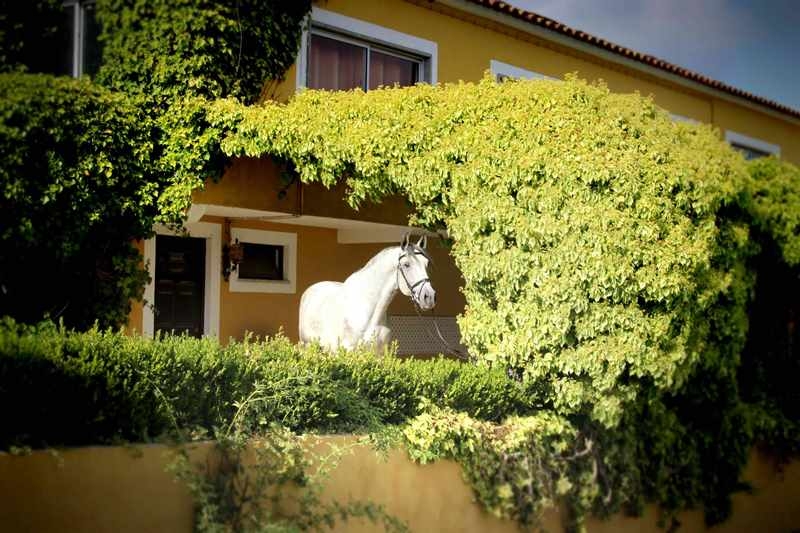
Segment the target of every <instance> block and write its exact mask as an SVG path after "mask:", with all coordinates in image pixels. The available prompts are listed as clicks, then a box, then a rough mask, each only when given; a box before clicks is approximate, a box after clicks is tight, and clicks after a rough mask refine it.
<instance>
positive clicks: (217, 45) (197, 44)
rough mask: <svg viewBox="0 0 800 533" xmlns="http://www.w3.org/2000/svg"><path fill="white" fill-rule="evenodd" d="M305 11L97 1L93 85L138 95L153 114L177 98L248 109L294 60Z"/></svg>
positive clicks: (304, 4)
mask: <svg viewBox="0 0 800 533" xmlns="http://www.w3.org/2000/svg"><path fill="white" fill-rule="evenodd" d="M310 9H311V3H310V2H309V1H307V0H305V1H293V0H273V1H270V2H263V1H259V0H238V1H234V0H226V1H221V2H220V1H213V0H203V1H196V0H179V1H175V0H156V1H148V0H98V2H97V17H98V20H99V22H100V25H101V27H102V29H103V30H102V34H101V37H100V39H101V42H102V44H103V66H102V67H101V69H100V71H99V72H98V75H97V81H98V83H100V84H102V85H105V86H107V87H110V88H113V89H117V90H120V91H122V92H125V93H128V94H135V95H141V96H142V97H144V99H145V100H146V101H147V102H148V103H149V104H150V105H152V106H154V108H156V109H157V111H156V114H161V113H163V112H165V111H166V110H167V108H168V106H169V105H171V103H172V102H173V101H175V100H176V99H179V98H182V97H184V96H200V97H204V98H207V99H209V100H213V99H214V98H220V97H227V96H230V97H235V98H238V99H240V100H241V101H242V102H245V103H252V102H254V101H256V100H257V99H258V97H259V96H260V95H261V91H262V89H263V88H264V84H265V82H266V81H268V80H274V79H280V78H281V77H282V76H283V73H284V72H285V71H286V69H287V68H288V66H289V65H291V64H292V63H293V62H294V60H295V57H296V54H297V49H298V48H299V46H300V35H301V32H300V30H301V23H302V21H303V19H304V17H305V16H306V14H307V13H308V12H309V11H310ZM151 111H152V110H151Z"/></svg>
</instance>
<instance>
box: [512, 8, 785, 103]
mask: <svg viewBox="0 0 800 533" xmlns="http://www.w3.org/2000/svg"><path fill="white" fill-rule="evenodd" d="M506 2H508V3H510V4H513V5H515V6H518V7H521V8H523V9H526V10H529V11H534V12H536V13H539V14H540V15H544V16H546V17H549V18H552V19H555V20H557V21H559V22H562V23H564V24H566V25H568V26H571V27H573V28H576V29H579V30H583V31H585V32H587V33H590V34H593V35H595V36H597V37H601V38H603V39H606V40H607V41H611V42H613V43H616V44H619V45H622V46H626V47H628V48H632V49H634V50H636V51H639V52H644V53H647V54H651V55H654V56H656V57H658V58H660V59H664V60H666V61H669V62H670V63H674V64H676V65H679V66H682V67H685V68H688V69H690V70H693V71H695V72H699V73H701V74H704V75H706V76H708V77H710V78H714V79H717V80H719V81H722V82H725V83H727V84H729V85H733V86H734V87H737V88H739V89H743V90H745V91H749V92H751V93H753V94H756V95H759V96H764V97H766V98H769V99H770V100H775V101H776V102H779V103H781V104H784V105H787V106H789V107H792V108H794V109H797V110H800V0H762V1H758V0H506Z"/></svg>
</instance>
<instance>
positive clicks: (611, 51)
mask: <svg viewBox="0 0 800 533" xmlns="http://www.w3.org/2000/svg"><path fill="white" fill-rule="evenodd" d="M435 1H436V2H438V3H441V4H443V5H447V6H449V7H452V8H455V9H459V10H462V11H463V10H466V11H467V12H470V13H472V14H473V15H477V16H481V17H483V18H487V17H486V11H492V12H494V13H497V14H499V15H503V16H505V17H508V18H510V19H512V20H513V21H515V22H518V23H522V24H523V25H524V26H527V27H526V28H524V27H519V26H518V25H516V24H508V23H509V22H511V21H507V20H499V21H498V22H501V23H504V24H505V25H510V26H512V27H517V29H521V30H523V31H528V32H529V33H534V34H536V35H537V36H539V37H541V38H544V39H549V40H555V41H556V42H558V43H559V44H562V45H565V46H572V47H574V46H575V44H576V43H577V44H580V45H582V46H580V47H579V49H580V50H581V51H583V52H586V53H589V54H592V55H599V56H600V57H603V58H604V59H608V60H612V61H615V60H616V61H615V62H617V63H621V64H623V65H625V66H629V67H633V68H637V67H638V68H637V69H638V70H643V69H642V67H644V70H645V71H646V72H648V73H650V74H652V75H655V76H658V77H666V78H667V79H668V80H670V81H673V82H677V83H679V84H682V85H688V86H690V87H692V88H695V89H705V91H704V92H711V93H712V94H714V95H720V96H722V95H724V96H728V98H727V99H730V100H732V101H734V102H736V103H743V102H742V101H744V102H746V103H749V104H751V105H752V104H755V105H754V106H753V107H756V109H758V110H759V111H771V112H772V113H770V114H773V113H775V114H778V115H779V116H780V118H784V119H785V118H792V119H794V121H796V120H800V110H797V109H794V108H792V107H789V106H787V105H784V104H781V103H778V102H776V101H774V100H770V99H768V98H764V97H763V96H758V95H755V94H752V93H750V92H747V91H744V90H742V89H738V88H736V87H733V86H732V85H728V84H726V83H723V82H721V81H719V80H715V79H713V78H709V77H707V76H704V75H703V74H700V73H697V72H694V71H692V70H689V69H686V68H683V67H681V66H678V65H675V64H673V63H670V62H668V61H665V60H663V59H659V58H657V57H655V56H652V55H649V54H644V53H641V52H637V51H636V50H632V49H630V48H626V47H624V46H621V45H618V44H615V43H612V42H610V41H607V40H605V39H601V38H599V37H596V36H594V35H591V34H589V33H586V32H583V31H580V30H577V29H575V28H572V27H570V26H567V25H566V24H563V23H561V22H558V21H557V20H554V19H551V18H548V17H545V16H543V15H539V14H538V13H534V12H532V11H526V10H524V9H522V8H519V7H516V6H513V5H511V4H508V3H506V2H503V1H502V0H435ZM470 7H474V8H475V9H469V8H470ZM465 8H466V9H465ZM476 10H478V11H476ZM489 18H491V17H489ZM536 30H538V31H536ZM554 38H555V39H554ZM653 71H655V72H653ZM665 74H666V75H667V76H665ZM681 82H683V83H681ZM686 82H690V84H691V85H690V84H689V83H686ZM698 86H699V87H698ZM731 97H732V98H731Z"/></svg>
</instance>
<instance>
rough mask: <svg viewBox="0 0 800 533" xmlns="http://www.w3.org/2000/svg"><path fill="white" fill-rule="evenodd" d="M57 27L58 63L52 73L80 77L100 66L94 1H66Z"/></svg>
mask: <svg viewBox="0 0 800 533" xmlns="http://www.w3.org/2000/svg"><path fill="white" fill-rule="evenodd" d="M63 6H64V19H63V22H62V25H61V43H62V48H61V50H60V52H59V53H60V54H61V60H60V62H59V65H58V66H57V67H56V74H63V75H66V76H74V77H78V76H82V75H83V74H89V75H92V74H95V73H96V72H97V69H98V68H99V67H100V43H99V41H98V37H99V36H100V25H99V24H98V22H97V19H96V17H95V3H94V1H93V0H92V1H86V0H66V1H65V2H64V4H63Z"/></svg>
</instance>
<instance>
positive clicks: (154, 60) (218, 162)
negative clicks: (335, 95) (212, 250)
mask: <svg viewBox="0 0 800 533" xmlns="http://www.w3.org/2000/svg"><path fill="white" fill-rule="evenodd" d="M12 4H13V5H9V6H5V7H7V8H8V9H3V10H2V12H1V13H0V17H2V21H3V26H2V28H0V32H1V33H0V46H1V47H2V48H0V55H1V56H2V57H3V59H4V62H3V67H2V70H3V71H8V70H11V71H25V70H28V71H33V72H54V71H55V70H56V65H54V64H51V62H50V61H49V59H51V58H54V57H56V58H57V56H53V55H52V54H51V55H49V56H48V55H47V54H41V53H39V50H41V49H42V46H45V47H47V45H48V44H50V45H51V46H50V48H52V49H61V48H63V47H64V46H65V44H56V43H57V41H58V39H60V38H61V37H62V35H61V33H59V28H58V26H59V23H61V22H62V19H63V17H64V13H63V9H64V8H63V6H62V3H61V2H59V1H54V0H37V1H34V2H14V3H12ZM309 10H310V2H308V1H301V2H289V1H277V2H259V1H255V0H249V1H246V0H245V1H243V0H238V1H236V2H234V1H228V2H210V1H208V2H194V1H188V0H184V1H181V2H171V1H170V2H168V1H159V2H149V1H138V0H100V1H98V2H97V5H96V10H95V11H96V14H97V17H98V19H99V21H100V23H101V25H102V34H101V41H102V42H103V44H104V48H103V65H102V66H101V69H100V72H99V73H98V75H97V79H96V81H97V82H98V83H99V85H97V84H94V83H92V82H90V81H88V80H84V81H80V82H79V81H74V80H67V79H56V78H53V77H51V76H44V75H42V76H29V75H22V74H19V73H17V74H4V75H3V77H2V79H0V99H2V102H1V103H0V110H1V111H2V120H0V145H1V146H2V148H3V153H4V154H8V156H7V157H5V158H4V160H3V163H2V165H0V176H2V178H3V182H2V183H3V185H2V187H3V190H2V200H1V201H2V204H1V205H0V208H2V214H0V222H2V230H0V231H2V242H0V244H2V245H3V248H4V250H5V253H4V254H3V258H2V259H1V260H0V313H2V314H11V315H13V316H15V317H17V318H19V319H21V320H25V321H28V322H36V321H38V320H41V319H42V318H43V316H45V315H48V314H49V315H50V316H52V317H58V318H61V319H63V320H65V321H66V323H67V324H69V325H71V326H76V327H79V328H87V327H89V326H90V325H91V324H92V323H93V322H94V321H95V320H97V321H99V323H100V325H101V326H108V325H113V326H118V325H121V324H124V323H125V322H126V320H127V317H128V311H129V309H130V301H131V300H132V299H141V295H142V287H143V285H144V284H145V281H146V279H147V277H146V273H145V272H144V270H143V269H142V265H140V264H139V263H140V261H141V255H140V254H139V252H138V251H137V250H136V249H135V248H134V247H133V246H132V241H133V240H134V239H140V238H143V237H147V236H149V235H150V234H151V233H152V227H153V225H154V223H156V222H162V223H166V224H169V225H171V226H173V227H179V226H180V225H181V222H182V220H183V218H184V217H185V215H186V212H187V209H188V208H189V205H190V202H191V194H192V191H193V190H194V189H196V188H198V187H201V186H202V185H203V183H204V181H205V179H206V178H218V177H219V176H221V174H222V171H223V169H224V167H225V164H226V161H227V158H226V157H225V155H224V154H222V153H221V152H220V150H219V143H218V137H219V133H218V132H217V131H216V130H213V129H210V128H209V125H208V122H207V120H206V118H205V116H206V106H205V104H206V103H207V100H206V99H207V98H216V97H220V96H229V97H239V98H241V99H242V101H246V102H251V101H254V100H255V99H257V98H258V97H259V95H260V94H261V91H262V88H264V87H265V85H266V86H268V85H269V84H268V83H267V82H269V81H271V80H275V79H280V78H281V77H282V76H283V73H284V71H285V70H286V69H287V68H288V67H289V65H291V63H292V62H293V61H294V57H295V53H296V50H297V48H298V45H299V39H300V35H301V29H302V26H301V21H302V19H303V17H304V16H305V14H306V13H307V12H308V11H309Z"/></svg>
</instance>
